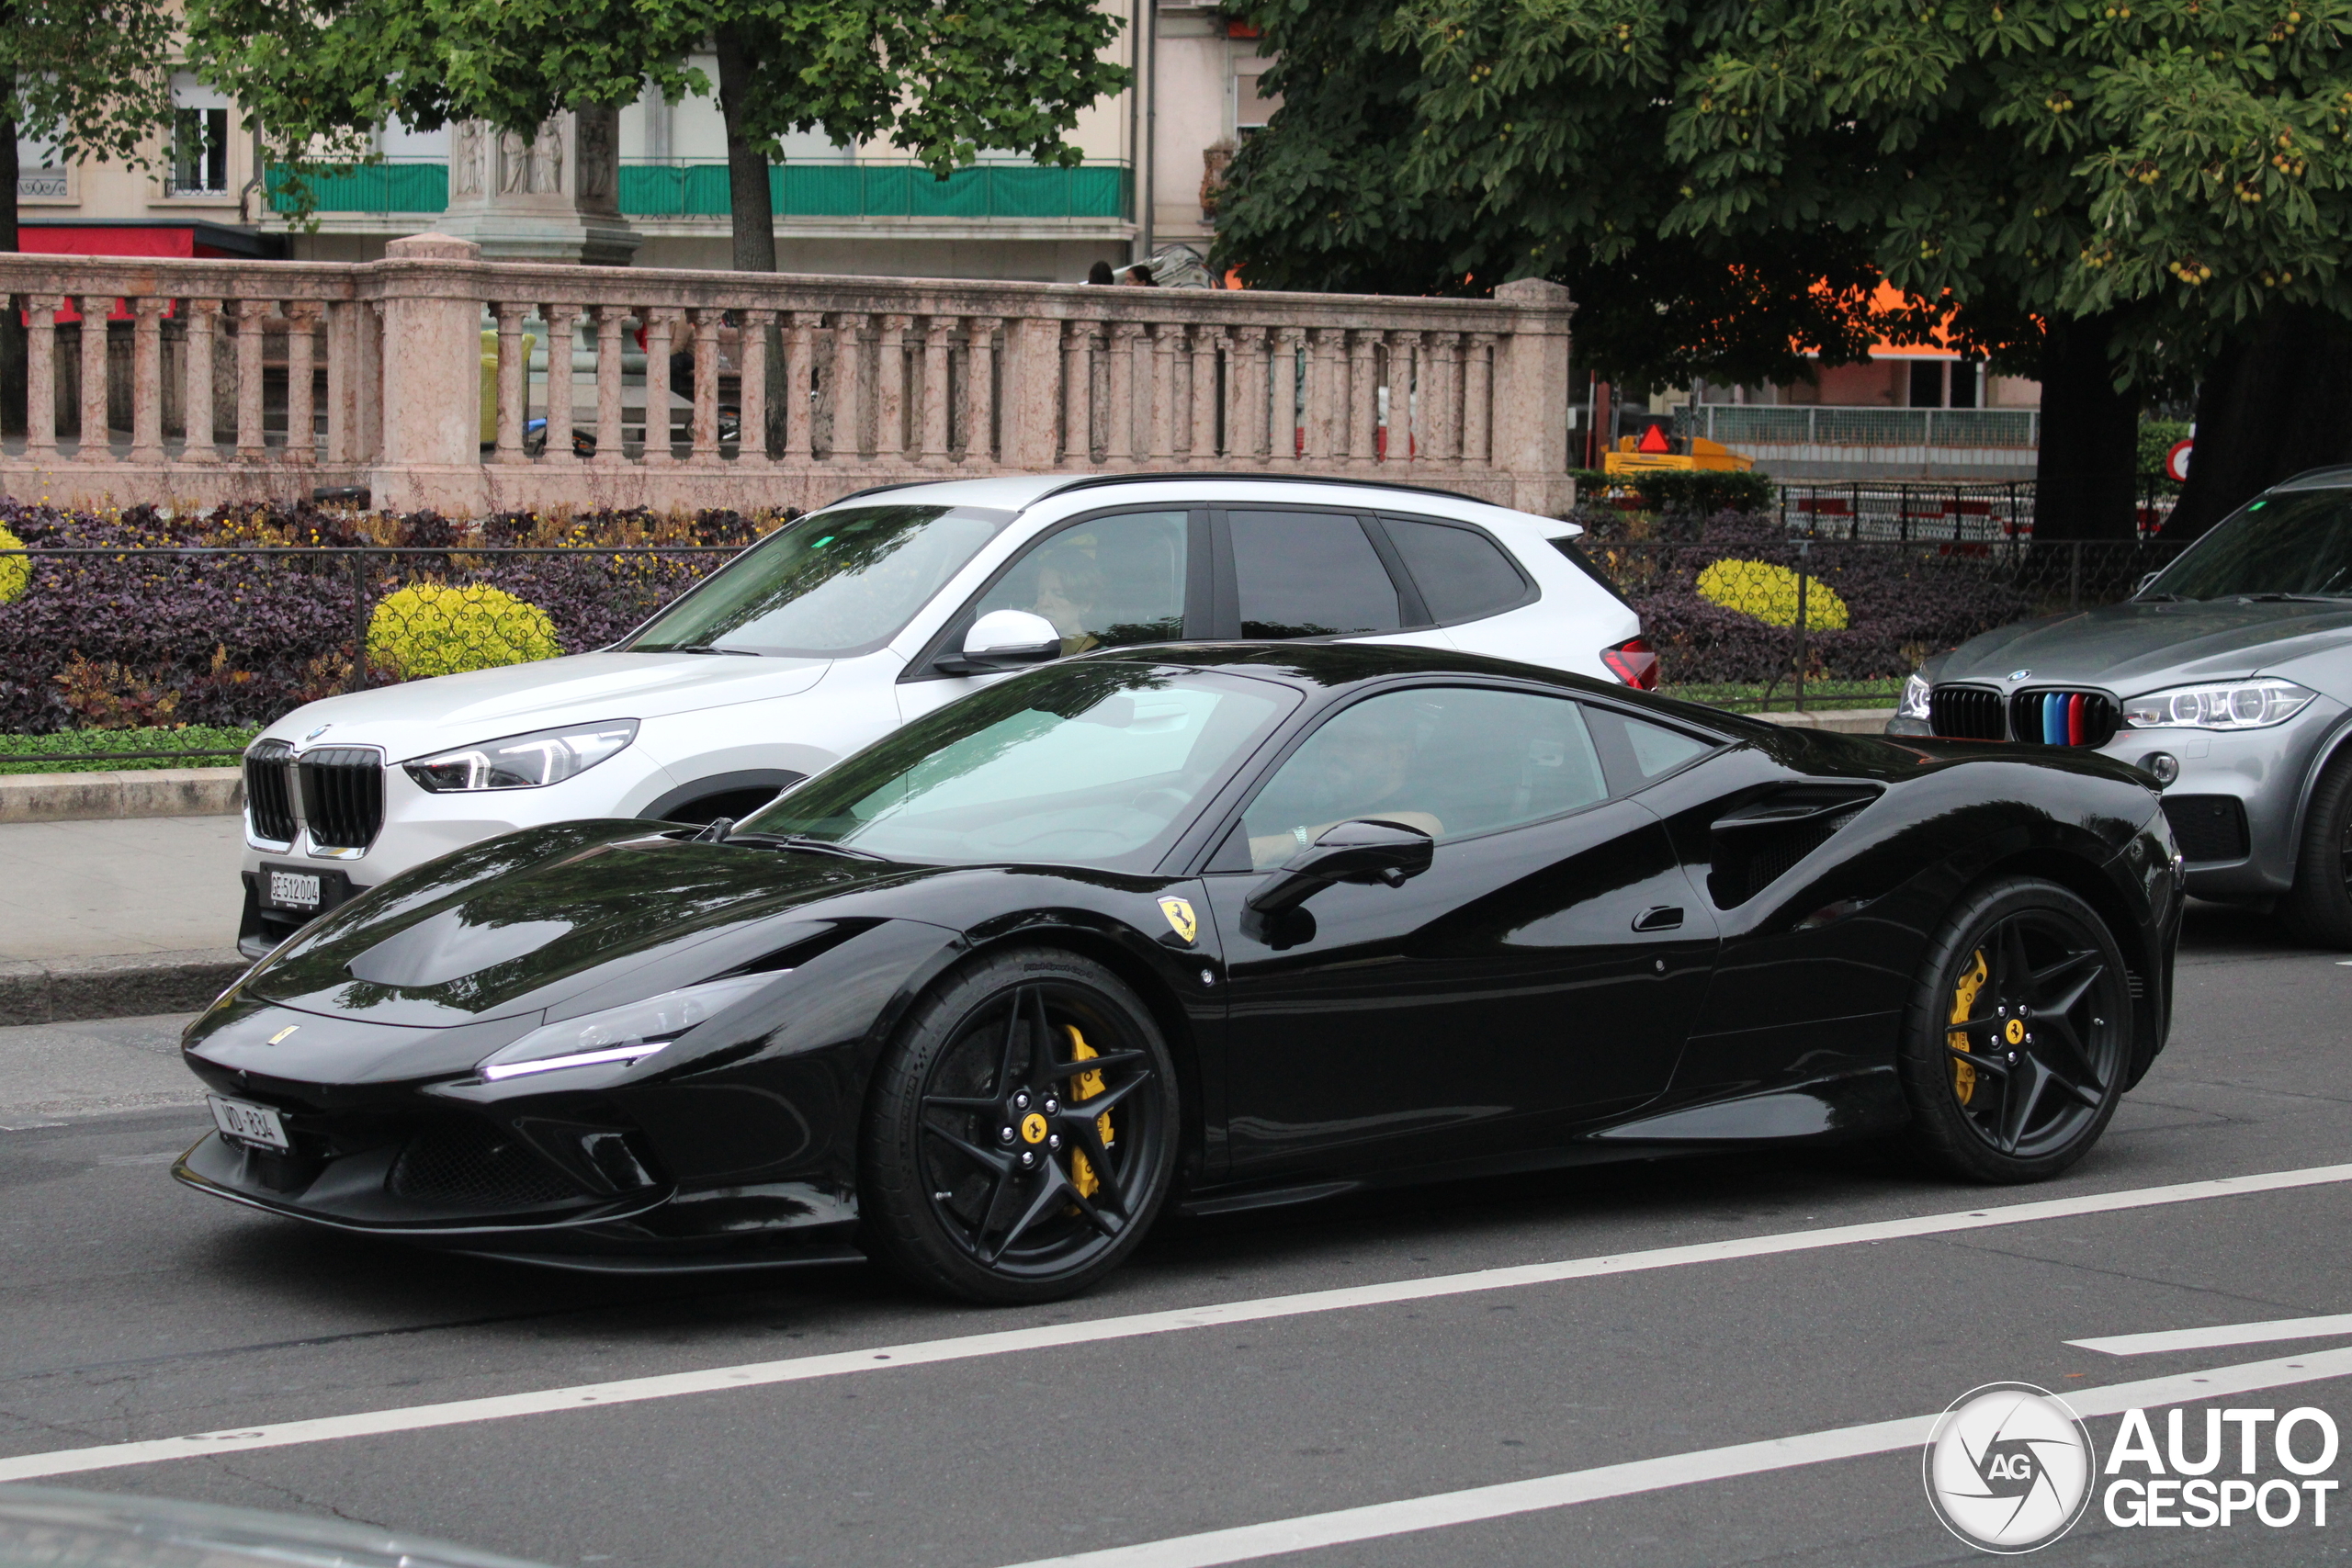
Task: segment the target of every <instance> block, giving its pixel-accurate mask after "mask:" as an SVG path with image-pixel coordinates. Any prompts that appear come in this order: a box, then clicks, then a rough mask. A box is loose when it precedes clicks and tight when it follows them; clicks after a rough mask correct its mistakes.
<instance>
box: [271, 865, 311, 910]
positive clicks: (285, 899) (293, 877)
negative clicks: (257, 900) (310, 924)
mask: <svg viewBox="0 0 2352 1568" xmlns="http://www.w3.org/2000/svg"><path fill="white" fill-rule="evenodd" d="M263 875H264V877H265V878H266V881H265V882H264V884H263V888H262V902H263V903H264V904H266V905H267V906H268V907H269V908H273V909H300V910H301V911H302V912H303V913H305V914H312V915H314V914H316V913H318V909H319V898H320V893H321V888H320V881H319V874H318V873H317V872H315V871H269V872H265V873H263Z"/></svg>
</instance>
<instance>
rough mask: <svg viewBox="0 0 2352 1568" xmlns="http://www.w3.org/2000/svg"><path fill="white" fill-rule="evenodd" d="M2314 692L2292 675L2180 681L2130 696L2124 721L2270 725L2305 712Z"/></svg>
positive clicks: (2144, 725) (2142, 725) (2174, 725)
mask: <svg viewBox="0 0 2352 1568" xmlns="http://www.w3.org/2000/svg"><path fill="white" fill-rule="evenodd" d="M2316 695H2318V694H2317V693H2315V692H2312V691H2309V690H2306V689H2305V688H2303V687H2301V686H2298V685H2296V684H2295V683H2294V682H2292V681H2224V682H2218V683H2216V684H2214V685H2211V686H2176V687H2174V688H2173V689H2172V690H2171V691H2169V692H2150V693H2149V694H2147V695H2146V696H2143V697H2131V698H2127V699H2126V700H2125V701H2124V704H2123V722H2124V723H2126V724H2128V725H2130V726H2131V728H2134V729H2267V728H2269V727H2270V726H2271V725H2274V724H2284V723H2286V722H2287V721H2288V720H2289V719H2290V718H2292V717H2294V716H2296V715H2297V714H2299V713H2301V712H2302V711H2303V708H2304V707H2305V705H2308V704H2309V703H2310V702H2311V700H2312V697H2314V696H2316Z"/></svg>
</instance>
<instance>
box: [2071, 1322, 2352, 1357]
mask: <svg viewBox="0 0 2352 1568" xmlns="http://www.w3.org/2000/svg"><path fill="white" fill-rule="evenodd" d="M2339 1334H2352V1312H2339V1313H2335V1314H2332V1315H2330V1316H2327V1317H2275V1318H2272V1319H2271V1320H2270V1321H2268V1322H2267V1323H2221V1324H2216V1325H2213V1326H2212V1327H2211V1328H2167V1329H2163V1330H2160V1331H2158V1332H2156V1333H2153V1334H2110V1335H2108V1336H2106V1337H2103V1338H2098V1339H2069V1340H2067V1341H2066V1343H2067V1344H2069V1345H2074V1346H2077V1347H2079V1348H2082V1349H2085V1350H2097V1351H2098V1352H2099V1353H2101V1354H2102V1355H2108V1356H2154V1355H2158V1354H2161V1353H2162V1352H2164V1351H2166V1350H2211V1349H2213V1348H2216V1347H2218V1346H2222V1345H2266V1344H2268V1343H2269V1342H2270V1341H2272V1340H2274V1339H2326V1338H2331V1337H2335V1336H2336V1335H2339Z"/></svg>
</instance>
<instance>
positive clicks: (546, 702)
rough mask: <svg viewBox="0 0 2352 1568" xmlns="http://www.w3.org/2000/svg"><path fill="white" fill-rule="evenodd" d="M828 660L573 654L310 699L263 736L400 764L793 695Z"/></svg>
mask: <svg viewBox="0 0 2352 1568" xmlns="http://www.w3.org/2000/svg"><path fill="white" fill-rule="evenodd" d="M830 662H831V661H830V660H822V659H784V658H767V657H764V656H763V657H760V658H743V657H739V656H736V655H732V654H697V653H575V654H571V655H569V656H567V657H565V658H562V659H545V660H537V662H534V663H530V664H508V665H502V666H501V667H499V668H498V669H495V670H475V671H469V672H468V673H466V674H463V675H441V676H436V677H435V678H434V679H432V680H427V681H407V682H401V683H400V684H398V685H392V686H378V687H375V688H374V689H372V690H369V691H365V692H351V693H347V694H345V695H343V696H339V697H328V698H326V699H324V700H323V701H321V702H315V703H307V704H305V705H302V706H300V707H299V708H296V709H295V710H294V711H293V712H292V713H289V714H288V715H287V716H285V717H284V718H281V719H279V720H278V721H277V723H276V724H273V725H271V726H270V727H269V728H268V729H266V730H265V731H264V732H263V733H264V734H265V735H266V736H269V737H272V738H276V739H284V740H287V741H289V742H292V743H294V744H296V745H302V744H305V743H307V742H308V741H309V740H310V739H311V737H312V736H313V735H314V734H315V733H316V732H317V731H318V730H319V728H321V727H322V726H325V727H327V733H326V734H324V735H320V736H318V737H317V738H318V739H319V740H320V742H321V743H322V744H337V745H367V746H381V747H382V748H384V751H385V754H386V755H387V756H388V757H390V759H391V760H392V761H405V760H406V759H408V758H411V757H414V756H418V755H421V754H422V753H424V752H426V751H432V750H440V749H441V748H443V747H447V746H464V745H470V744H472V743H473V742H475V741H479V740H495V739H498V738H500V737H501V736H504V735H515V734H519V733H522V732H524V731H526V730H533V729H548V728H554V727H555V726H557V725H561V724H580V723H594V722H597V721H599V720H603V719H614V718H639V719H642V718H659V717H661V716H663V715H665V714H673V713H688V712H693V711H695V710H697V709H701V708H714V707H724V706H726V705H729V704H732V703H750V702H759V701H763V700H764V699H767V698H771V697H788V696H794V695H797V694H799V693H802V692H805V691H807V690H808V689H809V687H811V686H814V685H815V684H816V683H817V682H819V681H820V680H821V679H823V677H824V673H825V671H826V669H827V668H828V666H829V664H830Z"/></svg>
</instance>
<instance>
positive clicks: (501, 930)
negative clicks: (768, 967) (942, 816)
mask: <svg viewBox="0 0 2352 1568" xmlns="http://www.w3.org/2000/svg"><path fill="white" fill-rule="evenodd" d="M924 874H927V868H915V867H909V866H902V865H894V864H889V863H882V862H868V861H857V860H850V859H846V858H844V857H842V856H839V855H833V854H826V853H821V852H805V851H786V850H773V849H758V848H752V847H748V846H735V847H729V846H727V845H723V844H712V843H706V842H701V841H696V840H691V839H688V838H685V837H684V836H678V837H673V836H670V835H668V834H664V833H653V832H648V831H647V830H646V827H645V824H643V823H641V822H621V821H611V820H604V821H594V822H563V823H558V824H556V825H554V826H552V827H548V828H534V829H525V830H524V831H522V832H519V833H509V834H505V835H503V836H502V837H499V838H496V839H491V840H484V841H483V842H481V843H479V844H475V845H472V846H469V848H467V849H464V850H460V851H459V852H457V853H456V854H453V855H449V856H446V857H444V858H443V859H441V860H438V861H435V862H432V863H429V864H426V865H424V866H420V867H418V868H417V869H416V870H415V871H413V872H412V873H410V874H407V875H405V876H401V877H397V878H395V879H393V880H392V881H390V882H389V883H386V884H385V885H384V886H382V887H380V888H379V889H377V890H376V891H375V892H374V893H372V894H370V895H369V896H368V897H364V898H361V899H358V900H356V901H354V902H353V903H351V904H348V905H345V907H344V908H341V909H338V910H336V911H335V912H334V913H333V914H331V915H328V916H326V917H324V918H323V919H320V920H318V921H316V922H314V923H313V924H312V925H311V926H309V927H307V928H305V930H304V931H303V932H302V934H301V935H300V936H299V937H297V938H296V939H295V940H294V941H293V942H290V943H289V944H288V945H287V946H286V947H284V948H282V949H280V950H279V951H278V952H277V953H275V954H273V955H272V956H271V957H269V958H267V959H266V960H264V961H263V962H262V963H261V964H259V965H257V966H256V967H255V968H254V970H253V972H252V973H251V974H250V975H248V976H246V977H245V979H244V980H243V981H242V982H240V983H239V985H238V986H237V987H236V988H235V989H236V992H237V993H239V994H242V995H243V996H246V997H250V998H259V999H265V1000H268V1001H274V1002H277V1003H278V1004H280V1005H281V1006H285V1007H289V1008H294V1009H297V1010H301V1011H306V1012H318V1013H326V1014H334V1015H337V1016H342V1017H346V1018H353V1019H357V1020H361V1021H366V1022H369V1023H385V1024H398V1025H404V1026H409V1027H417V1026H424V1027H448V1026H454V1025H458V1024H465V1023H473V1022H479V1021H485V1020H491V1019H497V1018H506V1017H512V1016H515V1015H516V1014H520V1013H527V1012H536V1011H538V1010H544V1009H550V1008H553V1009H557V1014H556V1016H558V1017H566V1016H570V1015H571V1013H573V1012H576V1011H586V1010H593V1009H594V1008H596V1007H602V1006H610V1005H614V1004H616V1003H618V1002H623V1001H629V1000H634V999H637V998H638V997H639V995H650V994H652V992H653V991H655V990H661V989H667V988H670V987H675V986H680V985H690V984H694V983H695V982H696V981H699V980H703V979H707V978H709V977H711V976H715V975H718V974H722V973H725V972H727V971H728V970H730V969H734V968H738V967H740V966H741V965H743V964H752V963H757V962H760V961H762V960H763V959H768V958H771V957H773V956H775V954H776V953H779V952H782V951H784V950H786V949H788V948H791V947H793V946H795V945H797V943H800V942H806V941H809V940H810V939H811V938H814V937H819V936H821V935H823V934H824V933H826V932H827V931H831V925H830V924H828V923H827V922H826V921H825V920H824V919H823V917H822V912H821V910H820V909H818V908H816V907H817V906H820V905H821V904H822V903H823V902H824V901H825V900H827V899H831V898H835V897H840V896H842V895H843V894H847V893H854V892H860V891H863V890H865V889H867V888H871V887H874V886H878V885H880V884H883V883H886V882H889V881H893V880H897V879H904V878H912V877H920V876H922V875H924ZM869 923H870V922H869Z"/></svg>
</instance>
